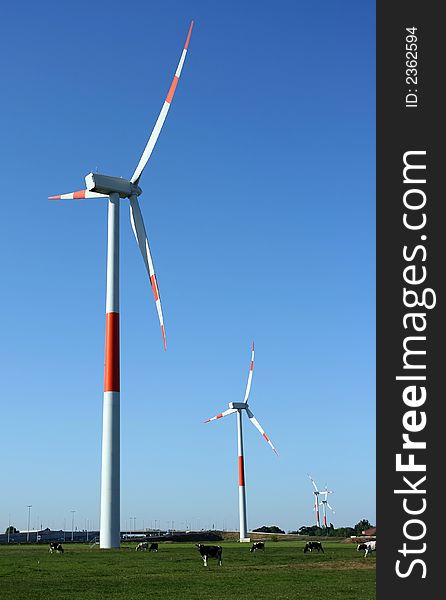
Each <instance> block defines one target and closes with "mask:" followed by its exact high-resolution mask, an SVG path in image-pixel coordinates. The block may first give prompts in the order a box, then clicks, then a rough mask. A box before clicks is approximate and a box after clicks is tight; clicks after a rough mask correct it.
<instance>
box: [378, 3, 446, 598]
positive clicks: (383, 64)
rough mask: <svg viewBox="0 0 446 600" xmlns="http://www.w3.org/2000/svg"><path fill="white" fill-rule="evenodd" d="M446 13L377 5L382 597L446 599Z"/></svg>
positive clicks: (430, 6)
mask: <svg viewBox="0 0 446 600" xmlns="http://www.w3.org/2000/svg"><path fill="white" fill-rule="evenodd" d="M442 9H443V7H442V5H441V3H437V2H414V1H412V0H392V1H391V2H389V1H385V0H377V125H376V126H377V438H376V444H377V537H378V538H379V541H378V543H377V559H376V560H377V598H378V600H387V599H388V598H393V597H395V594H396V595H397V597H401V598H404V599H405V600H411V599H412V598H413V599H415V598H416V599H417V600H419V599H420V598H427V596H426V595H425V594H426V593H430V594H431V596H430V597H437V596H438V595H439V596H443V595H444V591H441V590H442V589H443V585H442V583H443V580H444V578H443V573H442V570H441V569H442V567H441V566H440V562H444V554H443V552H444V550H443V542H444V540H445V534H444V531H445V528H446V522H445V521H446V516H445V512H446V511H445V508H444V503H445V499H446V495H445V493H444V492H443V488H444V483H445V482H444V481H443V475H444V474H445V468H444V466H443V457H444V454H445V451H444V445H445V444H446V429H445V427H444V423H445V420H444V417H443V414H444V412H445V411H444V410H443V408H444V406H445V405H446V393H445V386H444V384H443V381H444V380H446V340H445V338H446V317H445V314H446V313H445V311H446V289H445V284H444V281H445V278H446V268H445V266H446V192H445V190H444V189H443V188H444V187H445V186H446V152H445V149H444V147H443V146H444V144H443V140H444V139H445V113H446V110H445V109H446V103H445V101H444V98H443V96H442V94H444V92H443V91H442V90H443V89H445V88H446V84H445V73H446V68H445V67H446V65H445V61H446V24H445V21H444V20H443V19H442V18H441V16H440V10H441V12H442ZM444 568H445V567H444V566H443V569H444ZM434 589H437V590H438V591H436V592H434Z"/></svg>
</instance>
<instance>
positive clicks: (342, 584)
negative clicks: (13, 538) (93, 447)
mask: <svg viewBox="0 0 446 600" xmlns="http://www.w3.org/2000/svg"><path fill="white" fill-rule="evenodd" d="M221 545H222V546H223V565H222V566H221V567H219V566H218V563H217V562H216V561H215V559H209V561H208V567H207V568H205V567H204V566H203V561H202V559H201V556H200V554H199V552H198V550H197V548H195V545H194V544H193V543H162V544H160V545H159V552H158V553H155V552H148V551H140V552H135V546H136V544H134V543H133V544H124V545H123V546H122V547H121V549H119V550H100V549H99V546H97V545H96V546H94V547H92V548H90V547H89V546H88V545H83V544H70V543H64V544H63V546H64V550H65V552H64V554H55V553H53V554H50V553H49V552H48V545H46V544H45V545H43V544H42V545H26V544H23V545H10V546H5V545H2V546H0V598H1V599H3V598H11V599H14V600H22V599H23V600H25V599H26V600H33V599H43V598H45V599H50V600H51V599H52V598H54V599H57V600H99V599H104V600H105V599H107V600H124V599H125V600H140V599H141V600H142V599H144V600H150V599H156V600H163V599H169V600H189V599H191V600H192V599H193V600H204V599H206V600H207V599H209V600H232V599H236V600H245V599H246V600H248V599H249V600H253V599H255V600H263V599H265V600H266V599H268V600H288V599H289V600H301V599H302V600H304V599H305V600H308V598H322V597H325V598H330V600H341V599H342V600H374V599H375V598H376V591H375V586H376V558H375V555H371V556H368V557H367V558H364V553H363V552H357V551H356V545H355V544H346V543H342V542H323V546H324V550H325V553H324V554H322V553H317V552H312V553H310V552H308V553H306V554H304V552H303V547H304V543H303V542H301V541H299V542H296V541H293V542H282V541H280V542H272V541H271V542H266V544H265V551H264V552H262V551H258V552H253V553H251V552H249V548H250V544H240V543H239V542H221Z"/></svg>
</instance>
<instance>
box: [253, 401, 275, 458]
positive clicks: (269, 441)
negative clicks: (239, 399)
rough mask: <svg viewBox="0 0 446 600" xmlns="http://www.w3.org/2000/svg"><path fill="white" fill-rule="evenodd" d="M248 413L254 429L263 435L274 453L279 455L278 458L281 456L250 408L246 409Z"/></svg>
mask: <svg viewBox="0 0 446 600" xmlns="http://www.w3.org/2000/svg"><path fill="white" fill-rule="evenodd" d="M246 412H247V413H248V417H249V420H250V421H251V423H252V424H253V425H254V427H255V428H256V429H257V430H258V431H259V432H260V433H261V434H262V435H263V437H264V438H265V440H266V441H267V442H268V444H269V445H270V446H271V448H272V449H273V450H274V452H275V453H276V454H277V456H279V453H278V452H277V450H276V449H275V448H274V446H273V444H272V442H271V440H270V439H269V437H268V436H267V435H266V433H265V431H264V429H262V426H261V425H260V423H259V422H258V421H257V419H256V418H255V416H254V415H253V413H252V412H251V411H250V410H249V408H247V409H246Z"/></svg>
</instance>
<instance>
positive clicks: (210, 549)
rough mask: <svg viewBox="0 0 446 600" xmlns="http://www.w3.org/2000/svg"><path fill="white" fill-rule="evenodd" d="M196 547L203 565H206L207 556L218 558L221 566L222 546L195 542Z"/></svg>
mask: <svg viewBox="0 0 446 600" xmlns="http://www.w3.org/2000/svg"><path fill="white" fill-rule="evenodd" d="M195 545H196V547H197V548H198V552H199V553H200V554H201V558H202V559H203V565H204V566H205V567H207V566H208V558H209V557H210V558H216V559H217V560H218V564H219V565H220V567H221V553H222V551H223V548H222V547H221V546H205V545H203V544H195Z"/></svg>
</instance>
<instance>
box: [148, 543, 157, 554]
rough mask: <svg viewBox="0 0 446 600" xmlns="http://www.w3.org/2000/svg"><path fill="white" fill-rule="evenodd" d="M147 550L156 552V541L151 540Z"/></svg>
mask: <svg viewBox="0 0 446 600" xmlns="http://www.w3.org/2000/svg"><path fill="white" fill-rule="evenodd" d="M149 552H158V542H152V543H151V544H150V546H149Z"/></svg>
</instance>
